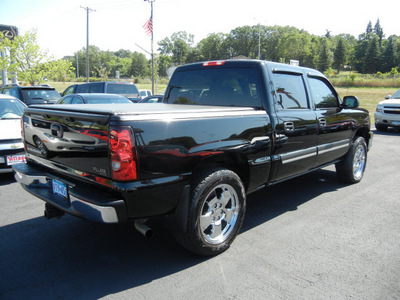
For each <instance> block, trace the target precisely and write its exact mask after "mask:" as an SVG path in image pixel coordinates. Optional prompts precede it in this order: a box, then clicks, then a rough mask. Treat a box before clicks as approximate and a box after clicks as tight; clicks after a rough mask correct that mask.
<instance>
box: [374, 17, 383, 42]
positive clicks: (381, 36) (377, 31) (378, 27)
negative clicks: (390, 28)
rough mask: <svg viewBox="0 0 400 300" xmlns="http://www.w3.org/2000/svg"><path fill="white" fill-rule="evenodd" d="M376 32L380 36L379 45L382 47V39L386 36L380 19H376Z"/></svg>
mask: <svg viewBox="0 0 400 300" xmlns="http://www.w3.org/2000/svg"><path fill="white" fill-rule="evenodd" d="M374 33H375V34H376V35H377V36H378V39H379V47H380V48H382V40H383V37H384V36H385V35H384V33H383V29H382V27H381V24H380V22H379V19H378V20H377V21H376V23H375V26H374Z"/></svg>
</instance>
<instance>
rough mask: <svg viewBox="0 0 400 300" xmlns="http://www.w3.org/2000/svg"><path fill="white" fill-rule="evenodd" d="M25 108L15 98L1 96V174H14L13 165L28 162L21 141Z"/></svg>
mask: <svg viewBox="0 0 400 300" xmlns="http://www.w3.org/2000/svg"><path fill="white" fill-rule="evenodd" d="M25 107H26V105H25V104H24V103H23V102H22V101H20V100H18V99H17V98H15V97H13V96H9V95H0V173H6V172H12V169H11V166H12V165H13V164H17V163H21V162H25V160H26V158H25V151H24V144H23V143H22V140H21V117H22V115H23V113H24V109H25Z"/></svg>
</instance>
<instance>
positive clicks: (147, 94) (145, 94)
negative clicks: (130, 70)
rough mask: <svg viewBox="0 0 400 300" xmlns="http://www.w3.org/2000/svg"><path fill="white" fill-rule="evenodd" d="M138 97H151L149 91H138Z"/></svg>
mask: <svg viewBox="0 0 400 300" xmlns="http://www.w3.org/2000/svg"><path fill="white" fill-rule="evenodd" d="M139 93H140V97H142V99H143V98H146V97H148V96H151V91H150V90H139Z"/></svg>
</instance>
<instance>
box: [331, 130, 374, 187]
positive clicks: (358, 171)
mask: <svg viewBox="0 0 400 300" xmlns="http://www.w3.org/2000/svg"><path fill="white" fill-rule="evenodd" d="M366 165H367V144H366V142H365V139H364V138H363V137H357V138H356V139H355V140H354V142H353V145H352V146H351V148H350V149H349V151H348V152H347V154H346V155H345V157H344V158H343V160H342V161H340V162H339V163H337V164H336V173H337V175H338V178H339V180H340V181H342V182H345V183H358V182H360V181H361V179H362V178H363V176H364V171H365V167H366Z"/></svg>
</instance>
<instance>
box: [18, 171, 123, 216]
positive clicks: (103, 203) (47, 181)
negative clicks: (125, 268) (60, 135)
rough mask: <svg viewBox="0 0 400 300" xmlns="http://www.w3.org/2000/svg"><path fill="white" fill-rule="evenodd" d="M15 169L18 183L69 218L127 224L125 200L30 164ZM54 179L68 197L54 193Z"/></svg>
mask: <svg viewBox="0 0 400 300" xmlns="http://www.w3.org/2000/svg"><path fill="white" fill-rule="evenodd" d="M13 169H14V172H15V179H16V180H17V181H18V182H19V183H20V184H21V186H22V187H23V188H24V189H25V190H26V191H28V192H29V193H31V194H32V195H34V196H36V197H38V198H40V199H42V200H43V201H45V202H47V203H49V204H51V205H53V206H55V207H57V208H58V209H61V210H62V211H64V212H66V213H68V214H71V215H74V216H77V217H80V218H84V219H87V220H90V221H94V222H100V223H120V222H123V221H126V220H127V214H126V212H127V209H126V205H125V201H124V200H122V199H115V198H113V197H110V196H107V195H105V193H102V192H101V191H98V190H96V189H93V188H91V187H89V186H85V187H78V186H77V185H76V184H74V183H71V182H67V181H65V180H64V179H61V178H57V177H56V176H54V175H52V174H50V173H46V172H44V171H42V170H41V169H39V168H36V167H34V166H32V165H29V164H17V165H14V166H13ZM54 179H56V180H58V181H61V182H63V183H64V184H65V185H66V187H67V191H68V193H67V197H63V196H60V195H57V194H54V193H53V186H52V181H53V180H54Z"/></svg>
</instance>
